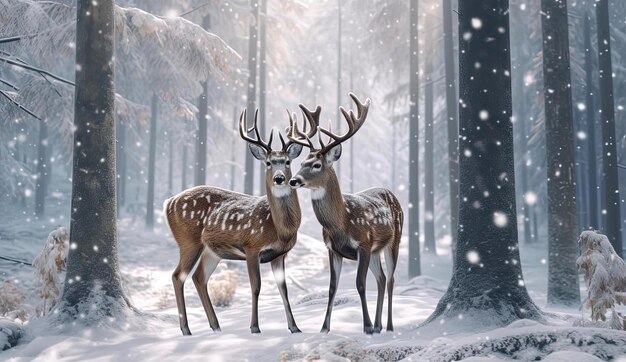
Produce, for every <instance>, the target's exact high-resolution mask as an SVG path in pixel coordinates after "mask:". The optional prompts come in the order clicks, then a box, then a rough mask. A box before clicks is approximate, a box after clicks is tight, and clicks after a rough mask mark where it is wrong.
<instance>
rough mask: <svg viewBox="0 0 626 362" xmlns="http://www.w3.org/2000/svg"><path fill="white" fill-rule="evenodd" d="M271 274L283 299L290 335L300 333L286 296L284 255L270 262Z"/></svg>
mask: <svg viewBox="0 0 626 362" xmlns="http://www.w3.org/2000/svg"><path fill="white" fill-rule="evenodd" d="M272 272H273V273H274V279H275V280H276V285H277V286H278V290H279V291H280V296H281V297H282V298H283V306H284V307H285V313H286V314H287V327H288V328H289V330H290V331H291V333H301V331H300V329H299V328H298V326H297V325H296V320H295V319H294V318H293V313H292V312H291V306H290V305H289V297H288V296H287V283H286V281H285V254H283V255H281V256H279V257H278V258H276V259H274V260H272Z"/></svg>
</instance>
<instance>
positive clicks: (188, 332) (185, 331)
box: [180, 328, 191, 336]
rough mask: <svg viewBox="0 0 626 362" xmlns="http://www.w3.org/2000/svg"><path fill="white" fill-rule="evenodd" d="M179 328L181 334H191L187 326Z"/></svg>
mask: <svg viewBox="0 0 626 362" xmlns="http://www.w3.org/2000/svg"><path fill="white" fill-rule="evenodd" d="M180 330H181V331H183V336H191V331H190V330H189V328H181V329H180Z"/></svg>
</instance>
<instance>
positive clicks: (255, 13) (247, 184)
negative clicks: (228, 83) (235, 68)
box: [243, 0, 259, 195]
mask: <svg viewBox="0 0 626 362" xmlns="http://www.w3.org/2000/svg"><path fill="white" fill-rule="evenodd" d="M250 5H251V7H252V20H251V21H252V22H251V23H250V38H249V40H248V104H247V108H248V119H247V121H248V124H251V122H250V120H252V119H254V112H255V108H256V76H257V71H256V67H257V52H258V46H257V40H258V39H257V33H258V24H259V3H258V1H257V0H250ZM244 149H245V153H246V164H245V176H244V183H243V192H244V193H245V194H248V195H252V194H253V193H254V159H253V158H252V153H251V152H250V151H248V147H247V145H246V147H245V148H244Z"/></svg>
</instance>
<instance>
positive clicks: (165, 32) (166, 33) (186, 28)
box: [115, 6, 241, 80]
mask: <svg viewBox="0 0 626 362" xmlns="http://www.w3.org/2000/svg"><path fill="white" fill-rule="evenodd" d="M115 10H116V13H115V15H116V18H115V27H116V31H117V34H118V37H119V36H121V42H119V44H120V46H122V48H123V49H124V50H126V51H128V50H130V49H131V48H132V47H138V46H139V43H144V42H152V43H154V44H155V45H156V46H157V48H159V49H161V50H162V51H163V52H166V53H168V54H167V55H168V57H169V58H170V59H172V61H173V63H174V64H176V65H178V66H179V67H181V68H183V69H185V71H186V72H188V73H191V74H193V75H194V76H195V77H197V78H198V79H200V80H206V79H207V78H208V77H209V74H210V72H211V71H212V70H213V71H215V70H217V71H219V72H222V73H225V72H227V71H228V70H229V66H230V64H231V63H233V62H235V61H240V60H241V57H240V56H239V54H237V52H235V50H233V49H232V48H231V47H229V46H228V45H227V44H226V43H225V42H224V41H223V40H222V39H221V38H220V37H219V36H217V35H215V34H212V33H209V32H207V31H206V30H204V29H202V27H200V26H199V25H197V24H194V23H192V22H190V21H188V20H186V19H183V18H180V17H174V18H160V17H157V16H155V15H152V14H150V13H148V12H145V11H143V10H140V9H137V8H123V7H120V6H117V7H116V9H115Z"/></svg>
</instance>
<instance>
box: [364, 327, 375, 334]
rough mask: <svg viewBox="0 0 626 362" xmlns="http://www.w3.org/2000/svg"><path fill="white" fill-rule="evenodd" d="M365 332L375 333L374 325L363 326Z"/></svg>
mask: <svg viewBox="0 0 626 362" xmlns="http://www.w3.org/2000/svg"><path fill="white" fill-rule="evenodd" d="M363 333H365V334H374V327H372V326H365V327H363Z"/></svg>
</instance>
